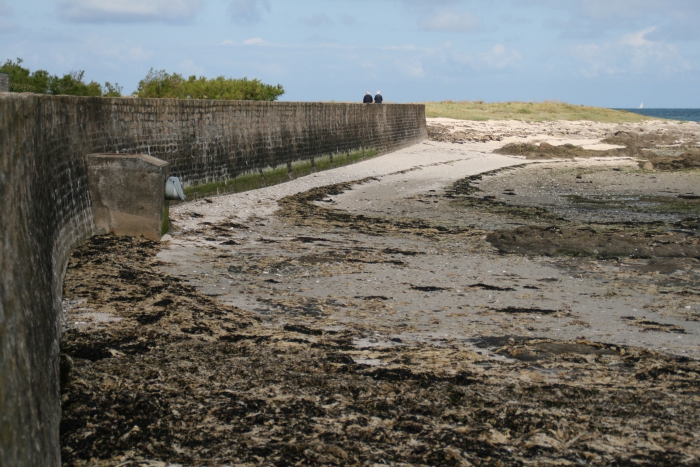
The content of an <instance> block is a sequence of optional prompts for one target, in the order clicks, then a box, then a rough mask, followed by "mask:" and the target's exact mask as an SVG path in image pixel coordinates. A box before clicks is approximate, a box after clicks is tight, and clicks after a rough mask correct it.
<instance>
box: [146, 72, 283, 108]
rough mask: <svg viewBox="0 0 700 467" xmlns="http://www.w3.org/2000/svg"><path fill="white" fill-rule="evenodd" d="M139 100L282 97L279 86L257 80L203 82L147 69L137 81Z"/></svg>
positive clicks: (228, 79) (273, 98) (268, 98)
mask: <svg viewBox="0 0 700 467" xmlns="http://www.w3.org/2000/svg"><path fill="white" fill-rule="evenodd" d="M137 94H138V96H139V97H160V98H173V99H224V100H245V101H275V100H277V99H278V98H279V96H281V95H282V94H284V89H283V88H282V85H280V84H278V85H276V86H272V85H270V84H265V83H263V82H261V81H260V80H258V79H252V80H250V79H248V78H242V79H233V78H226V77H224V76H219V77H217V78H212V79H207V78H205V77H203V76H200V77H199V78H197V77H196V76H194V75H193V76H190V77H189V78H188V79H185V78H184V77H183V76H182V75H179V74H177V73H173V74H170V73H168V72H166V71H165V70H154V69H153V68H151V70H150V71H149V72H148V75H146V77H145V78H144V79H142V80H141V81H139V87H138V91H137Z"/></svg>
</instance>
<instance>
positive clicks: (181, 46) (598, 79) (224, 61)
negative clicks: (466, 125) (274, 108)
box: [0, 0, 700, 108]
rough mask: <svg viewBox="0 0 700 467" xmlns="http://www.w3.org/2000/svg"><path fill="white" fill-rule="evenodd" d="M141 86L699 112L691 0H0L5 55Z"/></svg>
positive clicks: (299, 97)
mask: <svg viewBox="0 0 700 467" xmlns="http://www.w3.org/2000/svg"><path fill="white" fill-rule="evenodd" d="M18 57H19V58H22V59H23V60H24V65H25V66H27V67H29V68H30V69H32V70H35V69H38V68H41V69H46V70H48V71H49V72H50V73H52V74H59V75H62V74H65V73H68V72H70V71H73V70H85V77H86V78H87V79H88V80H95V81H98V82H100V83H104V82H105V81H110V82H112V83H114V82H117V83H119V84H120V85H122V86H123V93H124V94H130V93H131V92H133V91H134V90H136V88H137V86H138V82H139V80H141V79H143V78H144V77H145V76H146V74H147V73H148V71H149V70H150V69H151V68H153V69H156V70H161V69H163V70H166V71H168V72H177V73H180V74H183V75H185V76H190V75H197V76H206V77H210V78H212V77H216V76H220V75H223V76H226V77H234V78H242V77H248V78H258V79H261V80H262V81H263V82H265V83H268V84H281V85H282V86H283V87H284V89H285V91H286V93H285V94H284V95H283V96H282V98H281V99H280V100H286V101H330V100H335V101H359V100H361V99H362V96H363V95H364V93H365V91H368V90H369V91H371V92H372V93H375V92H376V91H377V90H381V91H382V94H383V95H384V97H385V100H386V101H389V102H424V101H439V100H455V101H461V100H470V101H474V100H483V101H487V102H492V101H515V100H517V101H543V100H550V99H551V100H560V101H565V102H569V103H573V104H585V105H595V106H604V107H614V108H631V107H637V106H639V104H641V103H644V106H645V107H646V108H660V107H676V108H700V92H699V91H700V0H489V1H486V0H308V1H307V0H297V1H289V0H287V1H281V0H0V60H1V61H3V62H4V61H5V60H7V59H13V60H14V59H16V58H18Z"/></svg>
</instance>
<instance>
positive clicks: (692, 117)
mask: <svg viewBox="0 0 700 467" xmlns="http://www.w3.org/2000/svg"><path fill="white" fill-rule="evenodd" d="M615 110H626V111H627V112H633V113H636V114H640V115H646V116H647V117H657V118H668V119H669V120H685V121H686V122H700V109H615Z"/></svg>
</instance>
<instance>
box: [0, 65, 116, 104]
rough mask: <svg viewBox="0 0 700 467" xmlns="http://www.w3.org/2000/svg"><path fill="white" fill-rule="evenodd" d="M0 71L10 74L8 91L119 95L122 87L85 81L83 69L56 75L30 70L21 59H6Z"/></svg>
mask: <svg viewBox="0 0 700 467" xmlns="http://www.w3.org/2000/svg"><path fill="white" fill-rule="evenodd" d="M0 73H7V74H8V75H10V92H34V93H37V94H54V95H69V96H104V97H120V96H121V91H122V87H121V86H119V84H118V83H115V84H111V83H110V82H107V83H105V86H104V88H103V87H102V86H101V85H100V84H99V83H97V82H95V81H90V82H89V83H85V81H83V78H84V76H85V72H84V71H71V72H70V73H68V74H66V75H63V77H61V78H59V77H58V76H55V75H51V74H49V72H48V71H46V70H36V71H34V72H31V71H30V70H29V69H28V68H24V67H23V66H22V59H21V58H18V59H17V61H16V62H13V61H12V60H7V61H6V62H5V63H4V64H3V65H2V66H1V67H0Z"/></svg>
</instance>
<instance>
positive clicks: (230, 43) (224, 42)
mask: <svg viewBox="0 0 700 467" xmlns="http://www.w3.org/2000/svg"><path fill="white" fill-rule="evenodd" d="M221 45H238V42H236V41H232V40H231V39H226V40H225V41H223V42H222V43H221Z"/></svg>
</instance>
